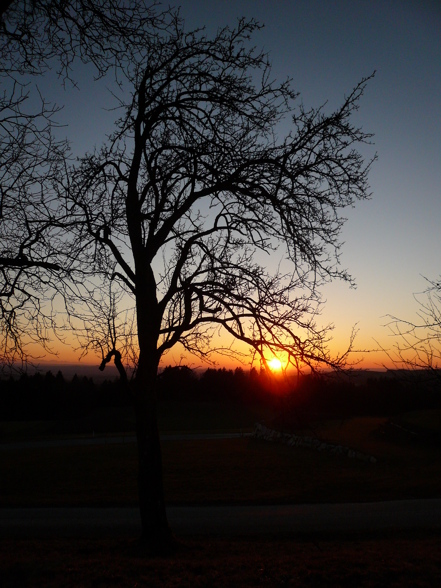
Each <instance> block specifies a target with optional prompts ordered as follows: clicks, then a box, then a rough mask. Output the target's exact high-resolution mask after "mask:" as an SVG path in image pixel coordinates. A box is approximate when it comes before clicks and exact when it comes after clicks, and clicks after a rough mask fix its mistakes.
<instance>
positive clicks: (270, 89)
mask: <svg viewBox="0 0 441 588" xmlns="http://www.w3.org/2000/svg"><path fill="white" fill-rule="evenodd" d="M168 17H169V18H168V20H167V23H166V25H164V21H163V22H162V24H161V27H158V28H157V30H156V33H155V34H152V35H151V37H150V39H149V42H148V44H146V45H144V46H143V47H142V49H141V48H139V51H134V52H133V55H132V61H131V62H130V63H129V62H127V63H126V64H125V65H126V67H124V68H121V70H120V71H119V74H118V75H119V82H120V87H121V88H122V89H123V92H121V94H119V96H120V99H119V113H120V118H119V120H118V121H117V122H116V129H115V132H114V133H113V135H112V136H111V137H110V138H109V140H108V141H107V143H105V144H104V145H103V147H102V148H101V150H99V151H98V150H97V151H96V152H94V153H92V154H90V155H88V156H86V157H84V158H83V159H82V161H81V164H80V165H79V166H76V167H75V168H73V169H71V170H70V173H69V174H68V176H66V179H65V180H64V181H63V183H62V185H61V184H60V185H59V187H58V189H59V199H63V198H64V199H65V205H64V208H63V210H64V211H67V212H66V215H65V217H64V218H63V217H61V216H60V218H59V219H58V221H57V222H58V223H59V226H62V225H63V224H64V225H65V227H66V235H65V245H66V252H65V255H64V258H63V256H60V258H59V263H60V265H63V266H67V267H69V268H70V271H71V272H72V274H73V275H74V274H75V272H76V275H77V276H80V277H81V279H79V280H77V282H76V285H75V289H74V288H73V287H71V286H69V289H66V293H65V294H66V296H65V298H66V305H67V308H68V311H69V316H70V318H71V324H72V328H75V329H79V326H78V325H79V324H81V322H82V323H83V324H84V327H85V331H84V337H85V338H84V345H85V347H86V348H87V349H91V348H92V349H96V350H98V351H100V352H101V353H102V355H103V363H102V367H104V366H105V365H106V363H107V362H109V361H111V360H112V359H114V360H115V361H116V363H117V366H118V368H119V370H120V373H121V374H122V377H125V376H124V360H127V359H129V360H134V361H135V363H136V372H135V377H134V379H133V381H132V383H131V385H130V386H128V390H129V391H130V393H131V394H132V398H133V403H134V407H135V413H136V434H137V443H138V457H139V499H140V510H141V521H142V529H143V536H144V539H145V540H146V541H147V542H148V544H149V545H150V546H151V547H152V548H156V549H158V548H167V546H169V545H170V543H171V541H172V538H171V533H170V529H169V526H168V522H167V517H166V511H165V503H164V494H163V485H162V463H161V451H160V442H159V435H158V428H157V416H156V380H157V374H158V366H159V362H160V359H161V358H162V357H163V356H164V354H166V352H167V351H169V350H170V349H172V348H173V347H174V346H175V345H177V344H180V345H181V346H183V348H184V349H185V351H186V352H189V353H192V354H195V355H197V356H199V357H202V358H207V357H209V355H210V352H211V351H214V349H213V347H211V346H210V342H211V338H212V335H213V333H214V332H217V331H219V330H223V331H224V332H225V333H226V334H227V335H228V336H230V337H232V338H233V339H236V340H240V341H242V342H243V343H245V344H247V345H248V346H249V348H250V349H251V353H253V354H254V355H255V356H256V357H258V358H260V359H261V361H262V362H263V363H264V364H265V362H266V360H267V359H268V358H269V357H271V355H272V354H273V353H278V352H283V353H285V355H286V356H287V358H288V359H289V360H290V361H291V362H292V363H294V364H295V365H308V366H310V367H313V368H314V367H315V366H316V365H317V364H325V365H327V366H337V365H341V364H342V363H343V362H344V360H345V358H346V357H345V356H343V357H332V356H331V355H330V353H329V350H328V348H327V341H328V336H329V330H328V329H327V328H320V327H319V326H318V325H317V324H316V315H317V312H318V308H319V305H320V296H319V288H320V286H321V285H322V284H323V283H325V282H326V281H328V280H330V279H333V278H340V279H343V280H346V281H351V278H350V276H349V274H348V273H347V272H346V271H345V270H343V269H342V268H341V267H340V265H339V250H340V242H339V234H340V230H341V227H342V225H343V222H344V218H343V217H342V216H341V210H342V209H343V208H345V207H347V206H351V205H353V203H354V202H355V201H356V200H357V199H363V198H366V197H367V196H368V184H367V173H368V170H369V166H370V163H367V164H366V163H365V162H364V160H363V157H362V155H361V154H360V153H359V152H358V151H357V146H358V145H359V144H361V143H365V142H367V141H368V140H369V137H370V135H368V134H366V133H364V132H363V131H362V130H361V129H359V128H357V127H355V126H354V125H353V124H352V121H351V117H352V114H353V113H354V111H355V110H356V109H357V108H358V103H359V99H360V97H361V96H362V94H363V91H364V89H365V85H366V80H362V82H360V83H359V84H358V85H357V86H356V87H355V89H354V90H353V91H351V92H350V93H349V95H348V96H347V97H346V98H345V99H344V100H343V103H342V105H341V107H339V108H338V109H337V110H335V111H334V112H331V113H329V114H327V113H326V112H325V109H324V108H318V109H314V108H311V109H309V110H306V109H305V108H304V107H303V106H302V105H301V104H297V103H296V98H297V94H296V93H295V92H294V91H293V90H292V88H291V82H290V81H287V82H285V83H282V84H281V85H277V84H276V83H275V82H273V80H272V78H271V70H270V65H269V63H268V60H267V56H266V55H265V54H263V53H260V52H258V51H256V50H255V49H250V48H248V41H249V38H250V36H251V35H252V34H253V32H254V31H255V30H256V28H258V25H257V24H256V23H255V22H254V21H251V22H246V21H244V20H241V21H239V23H238V25H237V26H236V27H234V28H223V29H221V30H219V31H218V33H217V34H216V35H214V36H213V37H212V38H208V37H207V36H205V34H204V33H203V31H195V32H186V31H185V30H184V26H183V22H182V20H181V18H180V17H179V14H178V13H176V14H173V13H170V14H169V15H168ZM144 49H145V50H144ZM284 125H285V126H284ZM286 125H289V129H290V130H289V131H288V132H286V134H284V131H283V129H284V128H286ZM63 260H64V261H63ZM275 260H278V261H277V263H275ZM279 262H280V263H279ZM131 317H133V318H131ZM78 320H79V321H80V322H78ZM78 332H79V331H78ZM223 351H228V350H225V349H224V350H223Z"/></svg>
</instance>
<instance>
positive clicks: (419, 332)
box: [387, 278, 441, 381]
mask: <svg viewBox="0 0 441 588" xmlns="http://www.w3.org/2000/svg"><path fill="white" fill-rule="evenodd" d="M427 283H428V287H427V288H426V290H425V291H424V292H422V293H421V294H420V295H415V300H416V302H417V304H418V307H419V309H418V312H417V319H416V320H415V321H409V320H405V319H400V318H397V317H394V316H390V322H389V325H388V326H389V328H390V329H391V331H392V335H393V336H394V338H395V339H396V344H395V346H394V349H393V350H392V352H387V353H388V357H389V358H390V359H391V360H392V361H393V362H394V364H395V365H397V366H398V367H400V368H406V369H409V370H425V372H426V374H427V375H428V376H431V377H432V378H433V379H434V380H436V381H439V380H440V379H441V371H440V370H441V278H440V279H438V280H434V281H432V280H427Z"/></svg>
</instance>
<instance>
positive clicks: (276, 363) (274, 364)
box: [268, 357, 282, 372]
mask: <svg viewBox="0 0 441 588" xmlns="http://www.w3.org/2000/svg"><path fill="white" fill-rule="evenodd" d="M268 366H269V368H270V369H271V370H272V371H274V372H278V371H279V370H281V369H282V362H281V361H280V359H278V358H277V357H273V358H272V359H271V360H270V361H269V362H268Z"/></svg>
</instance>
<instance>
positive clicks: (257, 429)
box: [253, 423, 377, 463]
mask: <svg viewBox="0 0 441 588" xmlns="http://www.w3.org/2000/svg"><path fill="white" fill-rule="evenodd" d="M253 437H255V438H256V439H264V440H265V441H273V442H274V441H275V442H277V443H283V444H284V445H289V446H290V447H308V448H310V449H316V450H317V451H329V453H332V454H334V455H346V456H347V457H349V458H351V459H360V460H361V461H366V462H369V463H376V462H377V460H376V458H375V457H374V456H373V455H366V454H365V453H362V452H361V451H355V450H354V449H351V448H350V447H344V446H343V445H333V444H332V443H326V442H325V441H321V440H320V439H317V438H315V437H303V436H300V435H294V434H293V433H282V432H281V431H276V430H274V429H269V428H268V427H266V426H265V425H262V424H261V423H256V424H255V425H254V433H253Z"/></svg>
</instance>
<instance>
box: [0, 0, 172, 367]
mask: <svg viewBox="0 0 441 588" xmlns="http://www.w3.org/2000/svg"><path fill="white" fill-rule="evenodd" d="M162 20H163V16H162V14H161V13H156V11H155V10H154V5H153V6H151V5H149V4H147V3H146V2H144V1H143V0H136V1H131V2H126V1H124V0H99V1H92V0H73V1H71V2H64V1H61V0H23V1H19V0H9V1H6V2H4V3H2V5H1V7H0V161H1V167H0V324H1V353H0V362H1V363H2V364H4V363H5V362H7V363H14V362H15V361H16V360H17V359H22V360H23V359H25V358H26V357H27V353H26V349H25V344H26V342H27V341H29V339H31V340H32V339H33V340H37V341H39V342H40V343H43V344H44V343H45V342H46V341H47V339H46V336H45V331H46V330H47V329H48V328H50V327H51V326H53V321H52V317H51V313H50V311H48V310H47V309H46V308H45V304H44V301H45V300H46V299H47V298H48V297H49V296H50V295H51V293H53V291H54V290H53V286H54V285H56V284H57V283H58V281H59V280H60V279H62V278H63V276H62V275H61V274H63V272H64V273H65V272H66V271H67V270H68V268H67V267H66V266H64V267H63V268H61V267H60V266H59V264H58V262H57V260H56V259H55V258H56V251H57V247H58V245H57V243H58V239H59V234H58V232H57V230H56V229H55V228H54V223H53V219H54V212H55V209H56V207H57V202H56V192H54V191H53V189H52V186H53V179H54V177H55V176H57V175H59V173H60V169H62V168H64V167H65V165H66V161H67V160H68V157H69V148H68V144H67V142H65V141H62V140H56V139H55V138H54V137H55V134H54V128H55V127H56V126H57V124H56V121H57V119H58V120H59V118H60V116H61V114H60V109H59V108H58V107H57V106H56V105H51V104H49V103H48V102H47V101H46V99H45V97H44V96H41V95H40V93H39V91H38V86H37V84H38V83H39V81H40V79H41V76H43V75H44V74H45V73H47V72H48V71H50V70H52V69H54V68H55V67H56V68H57V71H58V74H59V80H60V84H74V85H75V79H74V77H73V76H72V68H73V65H74V63H75V62H76V61H78V60H79V59H80V60H82V61H83V62H85V63H92V64H93V65H94V68H95V73H96V75H97V76H98V77H102V76H105V75H113V76H114V78H115V77H117V76H118V74H119V72H120V71H121V69H124V67H125V66H126V64H127V63H130V62H131V60H132V57H133V56H134V55H143V56H144V57H145V55H146V53H147V51H148V46H149V42H150V41H149V40H150V37H151V36H152V35H154V34H156V31H157V30H159V29H160V28H161V22H162ZM153 27H154V28H153ZM116 81H118V80H116ZM64 277H65V276H64Z"/></svg>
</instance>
